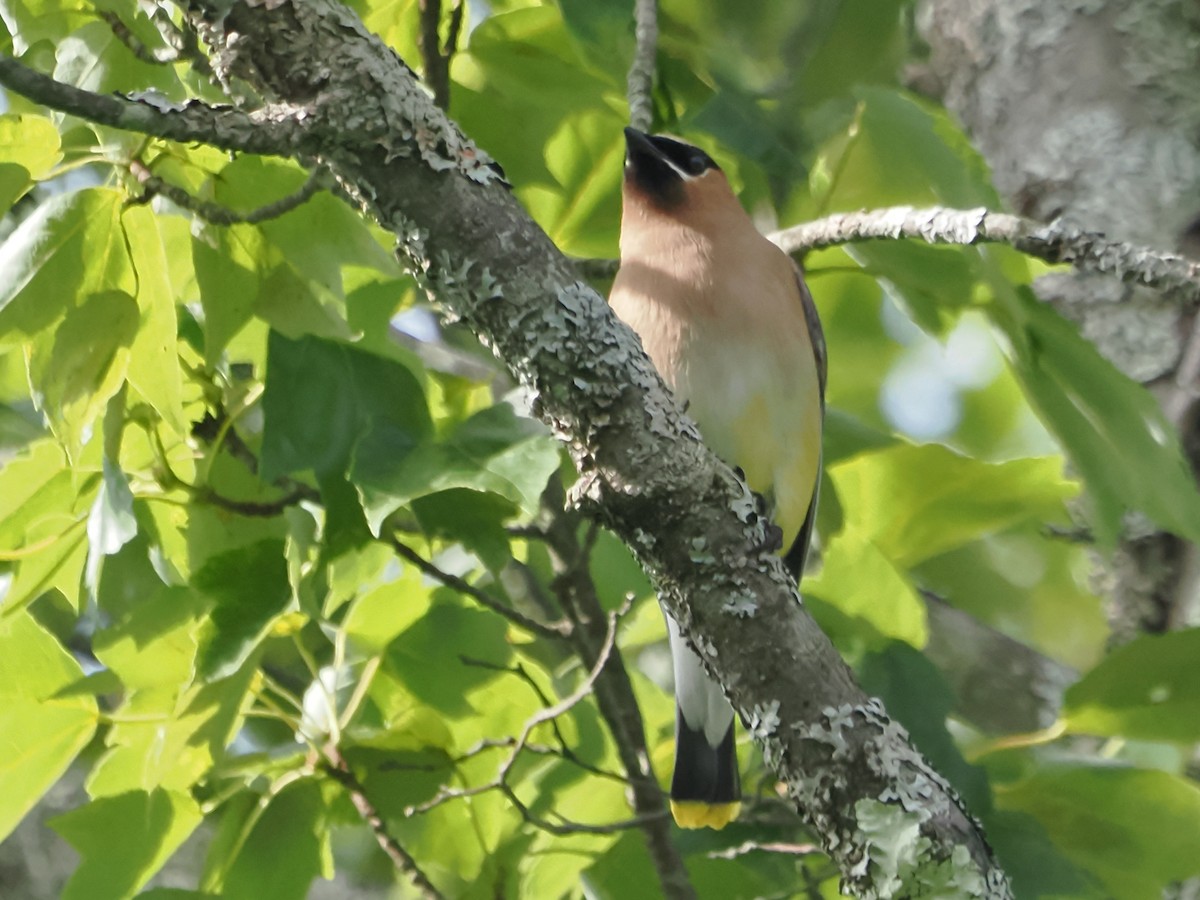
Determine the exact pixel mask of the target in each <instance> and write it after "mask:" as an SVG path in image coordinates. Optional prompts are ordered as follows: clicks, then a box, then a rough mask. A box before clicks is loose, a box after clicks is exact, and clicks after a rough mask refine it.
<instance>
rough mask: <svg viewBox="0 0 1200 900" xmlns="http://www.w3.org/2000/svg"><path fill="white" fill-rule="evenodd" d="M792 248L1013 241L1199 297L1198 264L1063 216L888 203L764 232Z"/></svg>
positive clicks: (590, 270)
mask: <svg viewBox="0 0 1200 900" xmlns="http://www.w3.org/2000/svg"><path fill="white" fill-rule="evenodd" d="M767 236H768V237H769V238H770V239H771V240H772V241H774V242H775V243H776V244H778V245H779V246H780V247H781V248H782V249H783V250H784V251H785V252H786V253H788V254H790V255H793V256H795V255H803V254H805V253H807V252H809V251H810V250H821V249H823V248H825V247H835V246H839V245H841V244H853V243H856V242H859V241H874V240H904V239H909V240H918V241H925V242H926V243H928V244H958V245H970V244H1008V245H1009V246H1010V247H1013V248H1015V249H1017V250H1020V251H1021V252H1022V253H1026V254H1028V255H1029V256H1033V257H1036V258H1038V259H1042V260H1045V261H1046V262H1050V263H1070V264H1071V265H1073V266H1074V267H1075V268H1077V269H1079V270H1081V271H1085V272H1100V273H1104V274H1109V275H1115V276H1117V277H1118V278H1120V279H1121V280H1122V281H1126V282H1133V283H1135V284H1142V285H1146V286H1147V287H1152V288H1156V289H1157V290H1159V291H1161V292H1162V293H1164V294H1167V295H1169V296H1175V297H1178V298H1179V299H1180V300H1184V301H1186V302H1188V303H1193V304H1194V303H1200V263H1196V262H1193V261H1191V260H1188V259H1185V258H1184V257H1182V256H1177V255H1175V254H1173V253H1166V252H1162V251H1159V250H1152V249H1150V248H1148V247H1137V246H1134V245H1132V244H1126V243H1123V242H1121V241H1112V240H1109V239H1108V238H1106V237H1104V236H1103V235H1101V234H1097V233H1094V232H1089V231H1084V230H1082V229H1080V228H1077V227H1075V226H1073V225H1069V224H1067V223H1065V222H1062V221H1055V222H1051V223H1049V224H1048V225H1047V224H1042V223H1040V222H1035V221H1033V220H1032V219H1025V218H1022V217H1020V216H1014V215H1009V214H1008V213H1000V212H992V211H990V210H987V209H983V208H980V209H949V208H946V207H941V206H934V207H928V208H924V209H917V208H915V207H912V206H892V207H886V208H884V209H870V210H860V211H858V212H852V213H834V214H833V215H830V216H826V217H825V218H823V219H816V220H815V221H812V222H805V223H803V224H802V225H795V226H793V227H791V228H785V229H783V230H782V231H776V232H775V233H773V234H769V235H767ZM577 264H578V265H579V267H580V271H581V272H582V273H583V274H584V276H585V277H587V278H590V279H593V280H596V281H602V280H604V279H607V278H612V276H613V275H614V274H616V271H617V261H616V260H611V259H581V260H578V261H577Z"/></svg>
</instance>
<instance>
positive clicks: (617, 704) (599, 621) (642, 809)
mask: <svg viewBox="0 0 1200 900" xmlns="http://www.w3.org/2000/svg"><path fill="white" fill-rule="evenodd" d="M578 524H579V519H578V516H576V515H573V514H571V513H570V512H569V511H567V510H565V509H564V508H563V494H562V486H561V484H559V483H558V482H557V481H553V482H551V485H550V486H549V487H547V489H546V491H545V493H544V494H543V495H542V521H541V522H540V523H539V527H540V530H541V537H542V540H544V541H545V543H546V547H547V549H548V550H549V551H550V561H551V565H552V566H553V567H554V583H553V587H554V591H555V594H556V595H557V597H558V600H559V604H560V605H561V606H562V608H563V609H564V610H566V612H567V615H568V616H569V617H570V618H571V619H572V620H573V621H574V622H575V623H576V624H575V629H574V632H573V634H572V644H573V645H574V647H575V652H576V653H578V654H579V656H580V658H581V659H582V660H584V664H585V665H589V666H590V665H592V664H593V662H594V660H596V659H597V658H598V656H599V653H600V648H601V647H602V646H603V644H602V641H603V636H604V635H603V631H602V630H601V628H602V627H603V622H604V610H603V608H602V606H601V604H600V598H599V597H598V596H597V595H596V588H595V584H594V583H593V582H592V578H591V574H590V573H589V571H588V556H589V553H588V551H589V550H590V546H580V543H579V540H578V537H577V529H578ZM590 536H592V537H594V531H593V532H591V534H590ZM596 703H597V705H598V706H599V707H600V714H601V715H602V716H603V717H604V721H605V723H606V724H607V725H608V730H609V732H610V733H611V734H612V736H613V743H615V744H616V746H617V755H618V756H619V757H620V759H621V765H622V766H623V767H624V769H625V774H626V776H627V777H628V778H629V784H630V795H631V799H632V802H633V809H634V812H635V813H636V814H637V816H636V817H637V818H638V819H640V820H641V823H642V830H643V831H644V833H645V835H646V848H647V850H648V851H649V853H650V859H651V861H652V862H653V863H654V868H655V871H657V873H658V879H659V882H660V883H661V885H662V889H663V895H664V896H666V897H671V898H677V900H694V898H695V896H696V891H695V888H693V887H692V884H691V881H690V880H689V878H688V873H687V869H685V868H684V865H683V858H682V857H681V856H680V853H679V848H678V847H676V846H675V841H674V839H673V838H672V835H671V821H670V818H669V817H668V815H667V803H666V799H665V798H664V797H663V792H662V789H661V788H659V786H658V779H656V778H655V777H654V770H653V769H652V768H651V766H650V750H649V748H648V747H647V745H646V728H645V725H644V723H643V722H642V711H641V708H640V707H639V706H638V702H637V697H636V696H635V694H634V693H633V683H632V682H631V681H630V680H629V672H628V671H627V670H626V668H625V662H624V660H623V659H622V657H621V651H620V649H619V648H616V649H614V650H613V651H612V652H611V653H610V655H609V659H608V665H606V666H605V667H604V668H603V670H602V671H601V673H600V677H599V678H598V679H597V680H596Z"/></svg>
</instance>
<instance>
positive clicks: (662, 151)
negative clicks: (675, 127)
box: [625, 128, 718, 209]
mask: <svg viewBox="0 0 1200 900" xmlns="http://www.w3.org/2000/svg"><path fill="white" fill-rule="evenodd" d="M716 168H718V166H717V164H716V163H715V162H713V160H712V157H710V156H709V155H708V154H707V153H705V152H704V151H703V150H701V149H699V148H698V147H693V146H691V145H690V144H685V143H683V142H682V141H677V140H674V139H673V138H668V137H658V136H651V135H648V134H643V133H642V132H640V131H638V130H636V129H634V128H626V129H625V179H626V180H627V181H629V182H631V183H633V184H635V185H637V187H638V188H639V189H640V190H641V192H642V193H643V194H644V195H645V196H646V197H648V198H649V199H650V200H651V201H652V202H653V203H654V204H655V205H656V206H658V207H660V208H662V209H670V208H672V207H674V206H678V205H679V204H680V203H682V202H683V198H684V187H683V184H684V175H681V174H680V173H686V175H687V176H688V177H695V176H698V175H703V174H704V173H705V172H706V171H708V170H709V169H716Z"/></svg>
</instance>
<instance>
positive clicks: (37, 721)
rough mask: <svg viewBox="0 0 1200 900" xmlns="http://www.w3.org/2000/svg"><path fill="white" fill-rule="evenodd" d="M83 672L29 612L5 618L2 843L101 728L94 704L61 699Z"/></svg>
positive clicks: (1, 642)
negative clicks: (60, 695) (97, 726)
mask: <svg viewBox="0 0 1200 900" xmlns="http://www.w3.org/2000/svg"><path fill="white" fill-rule="evenodd" d="M82 677H83V671H82V670H81V669H80V668H79V664H78V663H77V662H75V660H74V659H72V657H71V655H70V654H69V653H67V651H66V650H64V649H63V648H62V646H60V645H59V643H58V641H56V640H55V639H54V638H53V637H52V636H51V635H50V634H49V633H47V632H46V631H44V630H43V629H42V628H41V626H39V625H38V624H37V623H36V622H35V621H34V620H33V619H32V618H30V616H29V615H28V614H26V613H20V614H17V615H13V616H9V617H6V618H0V735H4V744H5V746H6V747H7V748H8V749H7V751H6V752H5V753H3V754H0V838H3V837H7V836H8V834H9V833H10V832H11V831H12V830H13V828H15V827H16V825H17V823H18V822H20V821H21V818H22V817H23V816H24V815H25V813H27V812H28V811H29V810H30V809H31V808H32V807H33V805H34V804H35V803H36V802H37V801H38V800H39V799H40V798H41V796H42V794H43V793H45V792H46V791H47V790H48V789H49V788H50V787H51V785H53V784H54V783H55V782H56V781H57V780H58V778H59V776H61V775H62V773H63V772H65V771H66V769H67V766H69V765H70V764H71V761H72V760H73V759H74V758H75V755H76V754H77V753H78V752H79V751H80V750H82V749H83V747H84V746H85V745H86V744H87V742H88V740H89V739H90V738H91V736H92V732H93V730H94V729H95V727H96V716H97V709H96V701H95V699H94V698H92V697H89V696H73V697H70V698H59V697H57V696H56V694H57V693H58V691H60V690H62V689H63V688H65V687H66V686H68V685H69V684H71V683H72V682H74V681H76V680H78V679H80V678H82Z"/></svg>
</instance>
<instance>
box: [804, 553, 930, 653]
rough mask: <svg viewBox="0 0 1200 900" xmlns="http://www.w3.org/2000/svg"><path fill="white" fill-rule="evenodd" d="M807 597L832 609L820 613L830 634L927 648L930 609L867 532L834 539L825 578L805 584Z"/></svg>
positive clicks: (826, 556)
mask: <svg viewBox="0 0 1200 900" xmlns="http://www.w3.org/2000/svg"><path fill="white" fill-rule="evenodd" d="M802 593H803V594H804V596H805V597H806V598H811V599H813V600H816V601H820V603H821V604H823V605H825V606H828V607H829V609H830V610H831V612H829V613H826V614H825V615H822V608H821V607H820V606H818V607H817V608H816V609H815V610H814V614H815V615H816V616H817V619H818V621H820V622H821V625H822V627H823V628H825V630H826V631H827V632H829V631H832V632H834V633H835V634H836V635H838V636H842V637H847V638H850V637H854V638H859V639H865V640H866V641H867V642H868V644H878V643H879V642H880V640H886V639H888V638H895V639H896V640H901V641H906V642H908V643H910V644H912V645H913V646H914V647H923V646H924V645H925V640H926V638H927V636H928V630H927V626H926V622H925V605H924V604H923V603H922V602H921V598H920V597H919V596H917V592H916V589H915V588H914V587H913V585H912V582H911V581H909V579H908V576H907V575H905V573H903V572H902V571H900V570H899V569H897V568H896V565H895V563H894V562H892V560H891V559H889V557H888V556H887V554H885V553H884V552H883V551H882V550H881V549H880V546H879V545H878V544H877V543H876V542H875V541H874V540H872V539H871V537H870V535H868V534H867V533H865V532H863V531H861V530H857V529H848V530H846V531H843V532H841V533H840V534H838V535H836V536H834V538H833V540H831V541H830V543H829V546H828V547H827V548H825V553H824V558H823V564H822V566H821V571H820V573H819V574H818V575H817V576H816V577H815V578H810V579H807V580H806V581H805V582H804V583H803V585H802ZM831 615H832V618H829V616H831Z"/></svg>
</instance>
